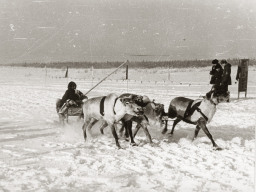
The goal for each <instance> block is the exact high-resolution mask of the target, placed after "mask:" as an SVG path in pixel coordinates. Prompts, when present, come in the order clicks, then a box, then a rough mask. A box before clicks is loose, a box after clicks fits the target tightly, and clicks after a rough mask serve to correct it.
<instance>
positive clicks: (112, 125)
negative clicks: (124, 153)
mask: <svg viewBox="0 0 256 192" xmlns="http://www.w3.org/2000/svg"><path fill="white" fill-rule="evenodd" d="M110 128H111V131H112V134H113V136H114V138H115V141H116V146H117V148H118V149H121V146H120V144H119V142H118V136H117V134H116V129H115V126H114V124H111V125H110Z"/></svg>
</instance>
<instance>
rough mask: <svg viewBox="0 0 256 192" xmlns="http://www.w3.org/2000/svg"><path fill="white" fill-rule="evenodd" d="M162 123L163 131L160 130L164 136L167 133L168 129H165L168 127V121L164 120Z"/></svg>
mask: <svg viewBox="0 0 256 192" xmlns="http://www.w3.org/2000/svg"><path fill="white" fill-rule="evenodd" d="M164 122H165V126H164V129H163V130H162V134H165V133H166V132H167V131H168V129H167V127H168V120H165V121H164Z"/></svg>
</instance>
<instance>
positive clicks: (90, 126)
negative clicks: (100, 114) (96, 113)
mask: <svg viewBox="0 0 256 192" xmlns="http://www.w3.org/2000/svg"><path fill="white" fill-rule="evenodd" d="M97 122H98V120H97V119H93V118H92V119H91V121H90V123H89V125H88V126H87V130H88V132H89V133H90V135H91V129H92V127H93V125H95V124H96V123H97Z"/></svg>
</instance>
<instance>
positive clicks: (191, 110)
mask: <svg viewBox="0 0 256 192" xmlns="http://www.w3.org/2000/svg"><path fill="white" fill-rule="evenodd" d="M193 102H194V100H192V101H190V102H189V104H188V107H187V109H186V111H185V113H184V117H183V118H184V119H186V118H187V117H188V116H191V115H192V114H193V113H194V112H195V110H196V111H198V112H199V113H200V114H201V115H202V116H203V118H204V119H205V120H206V121H208V117H207V116H206V115H205V114H204V113H203V112H202V111H201V109H200V108H199V105H200V104H201V103H202V101H200V102H197V103H195V104H194V105H193V106H192V104H193Z"/></svg>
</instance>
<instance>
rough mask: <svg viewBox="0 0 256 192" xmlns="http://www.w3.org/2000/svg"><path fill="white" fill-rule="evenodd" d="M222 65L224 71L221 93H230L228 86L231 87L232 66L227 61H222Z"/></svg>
mask: <svg viewBox="0 0 256 192" xmlns="http://www.w3.org/2000/svg"><path fill="white" fill-rule="evenodd" d="M221 64H223V65H224V70H223V74H222V78H221V92H222V93H224V94H226V93H228V86H229V85H231V76H230V75H231V64H230V63H228V62H227V61H226V60H225V59H223V60H221Z"/></svg>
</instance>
